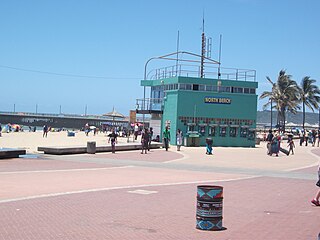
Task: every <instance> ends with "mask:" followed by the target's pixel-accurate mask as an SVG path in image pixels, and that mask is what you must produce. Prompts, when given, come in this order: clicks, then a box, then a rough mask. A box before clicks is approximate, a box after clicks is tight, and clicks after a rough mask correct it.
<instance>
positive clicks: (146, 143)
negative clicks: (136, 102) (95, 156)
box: [108, 126, 183, 154]
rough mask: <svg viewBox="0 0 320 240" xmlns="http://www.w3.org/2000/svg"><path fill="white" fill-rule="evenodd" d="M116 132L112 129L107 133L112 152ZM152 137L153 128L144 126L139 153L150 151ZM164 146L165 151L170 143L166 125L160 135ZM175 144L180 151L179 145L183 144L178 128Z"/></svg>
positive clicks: (113, 150) (115, 141) (168, 130)
mask: <svg viewBox="0 0 320 240" xmlns="http://www.w3.org/2000/svg"><path fill="white" fill-rule="evenodd" d="M118 136H119V135H118V134H117V133H116V132H115V130H114V129H112V132H111V133H110V134H109V135H108V137H109V139H108V143H111V147H112V153H115V145H116V143H118V141H117V138H118ZM152 139H153V128H152V127H150V128H144V129H143V130H142V132H141V154H147V152H148V151H150V147H151V141H152ZM162 139H163V144H164V148H165V149H166V151H168V149H169V144H170V139H171V135H170V129H169V127H168V126H166V127H165V129H164V131H163V135H162ZM176 144H177V151H180V149H181V146H182V144H183V133H182V131H181V130H180V129H178V130H177V133H176Z"/></svg>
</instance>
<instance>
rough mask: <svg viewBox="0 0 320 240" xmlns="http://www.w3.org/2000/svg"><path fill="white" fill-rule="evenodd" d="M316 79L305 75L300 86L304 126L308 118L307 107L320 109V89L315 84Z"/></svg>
mask: <svg viewBox="0 0 320 240" xmlns="http://www.w3.org/2000/svg"><path fill="white" fill-rule="evenodd" d="M315 82H316V80H314V79H310V77H308V76H307V77H304V78H303V79H302V81H301V83H300V87H299V98H300V103H302V116H303V117H302V128H303V129H304V124H305V120H306V107H308V108H309V109H311V111H312V112H314V109H319V103H320V96H319V94H320V90H319V88H318V86H316V85H314V83H315Z"/></svg>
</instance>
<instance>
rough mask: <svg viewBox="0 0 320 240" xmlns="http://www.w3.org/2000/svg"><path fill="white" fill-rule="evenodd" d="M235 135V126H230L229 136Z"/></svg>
mask: <svg viewBox="0 0 320 240" xmlns="http://www.w3.org/2000/svg"><path fill="white" fill-rule="evenodd" d="M236 136H237V127H230V137H236Z"/></svg>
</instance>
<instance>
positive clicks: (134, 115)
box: [130, 110, 137, 123]
mask: <svg viewBox="0 0 320 240" xmlns="http://www.w3.org/2000/svg"><path fill="white" fill-rule="evenodd" d="M136 120H137V113H136V111H135V110H130V123H135V122H136Z"/></svg>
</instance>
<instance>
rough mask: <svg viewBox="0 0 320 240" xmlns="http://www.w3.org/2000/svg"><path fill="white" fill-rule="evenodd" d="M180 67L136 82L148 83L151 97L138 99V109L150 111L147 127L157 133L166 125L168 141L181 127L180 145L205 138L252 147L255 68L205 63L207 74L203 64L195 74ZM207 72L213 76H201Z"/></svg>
mask: <svg viewBox="0 0 320 240" xmlns="http://www.w3.org/2000/svg"><path fill="white" fill-rule="evenodd" d="M198 68H199V67H198ZM182 69H183V67H181V66H180V65H179V66H178V64H177V65H176V66H173V67H171V68H164V69H161V70H159V69H158V70H155V73H156V74H154V75H152V77H150V79H147V78H148V77H145V80H142V81H141V86H143V87H144V88H145V89H147V88H149V89H148V92H149V93H150V98H145V97H144V99H141V100H137V113H140V114H150V115H151V120H150V126H151V127H154V128H155V132H158V134H159V135H160V138H161V137H162V132H163V129H164V128H165V126H169V127H170V132H171V141H170V144H172V145H175V144H176V137H175V135H176V134H175V133H176V132H177V130H178V129H180V130H182V132H183V135H184V145H185V146H204V145H205V144H206V138H208V137H210V138H212V139H213V146H226V147H254V146H255V128H256V114H257V94H256V89H257V88H258V83H257V82H256V74H255V71H254V70H240V69H222V68H220V67H219V68H218V69H215V70H214V71H213V70H212V69H211V68H210V69H209V68H208V70H211V71H212V72H211V73H210V72H202V70H203V69H202V70H201V73H200V72H198V71H192V70H190V67H188V70H186V71H184V70H182ZM205 70H207V69H206V68H205ZM223 70H225V72H223ZM159 73H160V74H159ZM200 74H201V76H200ZM210 74H211V75H212V76H213V75H214V74H216V76H217V77H216V78H214V77H212V78H206V76H211V75H210ZM192 75H196V76H192ZM218 76H219V77H218ZM145 92H146V90H145Z"/></svg>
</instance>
